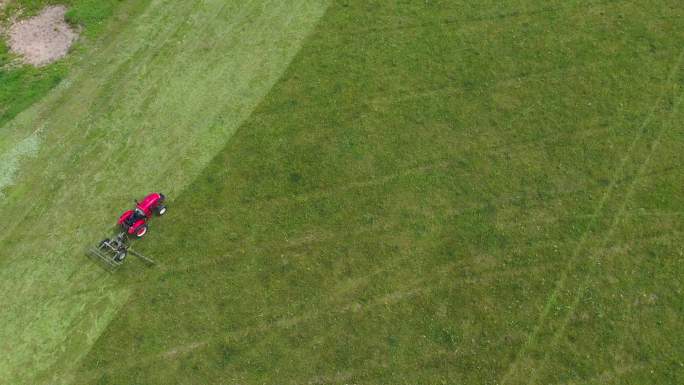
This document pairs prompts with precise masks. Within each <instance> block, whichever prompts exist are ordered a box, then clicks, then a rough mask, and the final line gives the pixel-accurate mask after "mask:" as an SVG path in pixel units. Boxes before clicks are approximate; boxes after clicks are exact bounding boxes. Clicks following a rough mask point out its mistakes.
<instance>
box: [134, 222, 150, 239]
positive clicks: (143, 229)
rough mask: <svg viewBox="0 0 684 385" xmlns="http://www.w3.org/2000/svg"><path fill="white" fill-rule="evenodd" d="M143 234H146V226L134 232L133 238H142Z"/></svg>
mask: <svg viewBox="0 0 684 385" xmlns="http://www.w3.org/2000/svg"><path fill="white" fill-rule="evenodd" d="M145 234H147V225H142V226H140V227H138V229H137V230H135V236H136V237H138V238H142V237H143V236H144V235H145Z"/></svg>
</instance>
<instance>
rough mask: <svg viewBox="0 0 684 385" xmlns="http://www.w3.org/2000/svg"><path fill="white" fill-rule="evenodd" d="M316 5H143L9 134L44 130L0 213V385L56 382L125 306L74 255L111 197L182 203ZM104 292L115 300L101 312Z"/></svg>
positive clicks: (99, 228)
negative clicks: (179, 196)
mask: <svg viewBox="0 0 684 385" xmlns="http://www.w3.org/2000/svg"><path fill="white" fill-rule="evenodd" d="M327 6H328V1H313V0H298V1H294V2H287V4H284V3H283V2H278V1H274V0H254V1H252V2H246V3H242V2H230V3H229V2H225V1H222V0H206V1H202V2H181V3H179V4H176V3H174V2H166V1H155V2H153V3H152V4H151V5H150V6H149V8H147V11H146V12H145V13H144V14H143V15H139V16H138V17H137V18H136V19H134V20H133V21H131V22H130V23H131V24H130V25H129V26H126V27H125V28H124V31H123V32H122V33H121V35H120V36H117V37H116V41H113V42H111V43H109V44H107V46H106V47H105V48H104V49H103V50H100V51H95V52H93V54H92V57H91V58H90V61H89V62H84V63H83V66H82V68H80V69H79V70H75V71H74V74H73V75H72V76H71V77H70V78H69V79H68V80H66V81H65V82H64V83H63V84H62V85H61V86H60V87H58V89H57V90H55V91H54V92H53V93H51V94H50V95H49V96H48V97H47V98H46V99H45V100H44V101H43V102H41V103H40V104H39V105H37V106H36V107H35V108H33V109H32V110H31V111H28V112H27V113H26V114H25V115H24V116H22V118H19V119H17V120H15V121H14V122H13V123H12V124H13V128H14V129H15V130H17V131H19V130H26V131H27V132H30V130H28V129H27V128H31V127H33V126H36V125H39V124H41V125H42V124H45V127H46V129H45V130H44V132H43V134H42V135H41V138H40V139H41V141H42V143H43V144H44V145H43V146H42V147H41V148H39V149H38V151H37V154H36V156H35V157H34V158H31V159H26V160H24V161H23V162H22V165H21V167H20V169H19V173H18V174H17V176H16V180H15V182H16V184H15V187H13V188H11V189H10V190H9V191H8V199H6V200H4V201H2V202H0V211H1V212H2V214H3V216H4V215H5V214H6V215H7V216H9V217H12V218H17V220H16V221H13V223H9V224H5V223H3V224H1V225H0V230H2V233H3V237H2V238H0V246H3V255H2V256H1V259H0V266H1V267H2V269H0V289H2V290H3V291H5V292H12V293H13V296H11V297H3V299H1V300H0V307H2V308H4V309H8V308H12V309H16V310H15V311H13V312H11V313H9V312H3V313H2V314H0V324H2V326H1V327H0V351H2V352H3V355H4V356H5V357H11V359H10V360H3V361H0V373H1V374H2V376H0V377H1V379H0V383H12V384H14V383H35V382H39V381H49V382H50V383H63V382H68V380H69V373H70V371H71V369H72V368H73V367H74V365H76V364H77V362H78V361H79V360H80V358H82V357H83V356H84V355H85V354H86V353H87V351H88V349H89V346H91V344H92V343H93V342H94V341H95V340H96V339H97V336H99V334H100V333H102V331H103V330H104V329H105V328H106V326H107V324H108V323H109V321H111V319H113V317H114V316H115V315H116V313H117V311H118V309H120V308H121V306H123V304H125V302H126V301H127V298H128V296H129V294H130V289H129V288H128V287H127V285H126V282H125V281H123V280H122V279H119V278H118V277H112V276H106V275H102V274H101V272H100V271H99V269H98V267H97V266H94V265H90V264H89V260H88V259H87V258H85V257H84V256H83V255H82V254H81V252H80V251H81V250H82V248H81V247H80V246H79V245H83V246H86V244H89V243H91V242H93V241H95V240H97V239H98V238H100V237H102V235H103V232H105V231H106V230H107V229H109V228H110V226H111V224H110V222H111V219H112V217H113V216H115V215H116V211H118V210H119V209H120V208H118V209H116V208H115V207H118V206H121V204H122V202H123V201H124V199H123V198H122V197H126V198H128V197H129V196H131V195H132V194H135V195H138V194H142V193H144V192H147V190H149V189H151V188H153V189H158V190H161V191H168V192H169V194H170V195H171V196H173V194H174V193H177V192H179V191H182V190H183V189H184V188H185V187H186V185H187V183H189V182H190V181H192V179H193V177H194V175H195V174H197V173H198V172H199V171H201V169H202V168H203V167H204V165H205V164H206V163H207V162H208V160H209V159H211V158H212V157H213V155H214V153H216V152H217V151H219V150H220V149H221V148H223V146H224V145H225V142H226V141H227V140H228V139H229V138H230V136H231V135H232V133H233V132H234V131H235V129H236V128H237V127H238V126H239V125H240V123H241V122H242V121H243V120H244V119H246V118H247V117H248V116H249V115H250V114H251V113H252V111H253V109H254V108H255V107H256V105H258V103H259V102H260V100H261V99H262V98H263V97H264V96H265V95H266V94H267V93H268V92H269V90H270V88H271V87H272V86H273V84H275V82H276V81H277V80H278V79H279V78H280V76H281V75H282V73H283V72H284V70H285V69H286V68H287V66H288V64H289V62H290V61H291V60H292V58H293V57H294V56H295V54H296V53H297V52H298V50H299V48H300V47H301V44H302V42H303V40H304V38H305V37H306V36H307V35H308V33H309V32H310V31H311V30H312V29H313V27H314V26H315V24H316V23H317V21H318V20H319V19H320V17H321V16H322V15H323V13H324V12H325V10H326V9H327ZM228 10H230V11H228ZM232 10H236V12H232ZM195 23H199V25H200V26H199V27H198V28H196V29H193V26H194V25H197V24H195ZM181 33H184V35H183V39H182V40H181V39H175V37H176V36H177V35H179V34H181ZM243 42H245V44H243ZM174 43H175V44H174ZM123 89H125V92H122V90H123ZM45 144H49V146H47V145H45ZM134 154H135V156H133V155H134ZM141 165H154V167H149V166H148V167H141ZM29 186H30V187H29ZM150 186H154V187H150ZM92 196H97V197H98V198H97V201H93V200H92V199H88V197H92ZM125 201H128V199H125ZM39 212H40V213H41V214H40V215H36V214H37V213H39ZM34 234H44V235H45V236H43V237H40V238H36V237H35V236H34ZM75 246H76V247H75ZM111 287H119V289H118V290H113V291H108V292H107V298H108V300H107V301H103V300H101V295H102V293H103V290H106V289H107V288H111ZM36 289H37V291H36ZM89 289H90V290H89ZM86 290H89V291H86ZM79 291H80V293H81V294H82V295H81V296H70V295H69V294H70V293H72V292H79ZM44 294H50V295H52V297H49V296H45V295H44ZM36 300H37V301H38V302H37V303H36V308H35V309H30V308H29V307H28V306H26V304H27V303H29V302H34V301H36ZM4 353H7V354H4Z"/></svg>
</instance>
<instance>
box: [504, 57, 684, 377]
mask: <svg viewBox="0 0 684 385" xmlns="http://www.w3.org/2000/svg"><path fill="white" fill-rule="evenodd" d="M682 57H684V51H682V52H681V53H680V55H679V57H678V58H677V60H676V63H675V65H674V67H673V68H672V70H671V71H670V74H669V76H668V78H667V81H666V83H667V84H670V83H672V82H673V81H674V78H675V76H676V75H677V73H678V70H679V66H680V64H681V62H682ZM666 95H667V93H663V94H662V95H661V96H660V97H658V99H657V100H656V102H655V104H654V105H653V107H652V108H651V110H650V111H649V114H648V115H647V117H646V119H644V122H643V123H642V124H641V125H640V126H639V130H638V133H637V135H636V137H635V138H634V140H632V142H631V144H630V146H629V149H628V150H627V152H626V155H625V156H624V157H623V158H622V160H621V162H620V164H619V165H618V168H617V170H616V172H615V174H614V178H613V180H612V181H611V184H610V186H608V189H607V190H606V192H605V193H604V194H603V196H602V197H601V199H600V201H599V204H598V206H597V208H596V210H594V214H593V216H592V218H591V221H590V223H589V225H588V226H587V230H586V231H585V232H584V233H583V234H582V237H581V238H580V240H579V242H578V244H577V247H576V248H575V249H574V251H573V253H572V255H571V257H570V258H568V263H567V264H566V266H565V268H564V269H563V271H562V273H561V277H560V278H559V280H558V282H557V284H556V287H555V289H554V290H553V292H552V293H551V295H550V296H549V298H548V300H547V301H546V305H545V306H544V309H543V310H542V313H541V315H540V316H539V319H538V321H537V325H536V326H535V328H534V329H533V331H532V333H530V335H529V336H528V338H527V340H526V341H525V343H524V344H523V346H522V347H521V348H520V350H518V353H516V356H515V358H514V359H513V361H512V362H511V364H510V365H509V366H508V369H507V371H506V372H505V373H504V376H503V378H502V379H501V383H502V384H506V383H508V381H509V379H510V377H511V375H513V373H514V372H516V370H517V366H518V363H519V362H520V358H521V357H522V355H523V354H524V353H526V352H527V349H528V348H529V347H530V346H531V345H532V344H533V343H534V342H535V340H536V338H537V336H538V334H539V332H540V331H541V328H542V326H544V323H545V322H546V318H547V317H548V316H549V314H550V312H551V308H552V306H553V304H554V303H555V302H556V301H557V299H558V296H559V295H560V292H561V290H562V289H563V287H564V286H565V282H566V280H567V279H568V274H569V271H570V270H571V269H572V267H573V266H574V264H575V261H576V259H577V257H578V256H579V254H580V251H581V250H582V249H583V248H584V244H585V242H586V241H587V239H588V237H589V233H591V232H592V228H593V227H594V226H595V223H596V218H599V213H600V212H601V211H602V210H603V206H604V205H605V203H606V202H607V200H608V199H609V198H610V196H611V195H612V193H613V190H614V189H615V187H616V185H617V182H618V180H619V175H621V174H622V173H623V172H624V169H625V166H626V164H627V162H628V161H629V160H630V158H631V157H632V152H633V151H634V149H635V148H636V145H637V143H638V142H639V141H640V140H641V138H642V136H643V135H644V133H645V132H646V126H647V125H648V124H650V123H651V120H652V119H653V118H654V116H655V112H656V110H657V108H658V106H659V105H660V103H661V102H662V100H663V99H664V98H665V96H666ZM661 133H662V132H661Z"/></svg>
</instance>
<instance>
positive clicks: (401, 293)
mask: <svg viewBox="0 0 684 385" xmlns="http://www.w3.org/2000/svg"><path fill="white" fill-rule="evenodd" d="M554 265H555V264H554V263H552V262H549V263H546V264H543V265H541V266H539V265H532V266H524V267H520V268H516V269H513V270H510V271H509V272H508V275H512V276H518V275H521V274H529V272H531V271H537V272H539V271H545V270H547V269H549V268H551V267H553V266H554ZM450 268H453V266H447V267H441V268H439V267H438V268H436V269H434V270H435V271H434V273H436V274H438V275H451V273H452V272H451V271H450ZM500 273H501V272H500V271H499V270H498V269H496V268H494V269H483V270H482V271H480V272H476V273H474V274H470V275H466V276H459V278H463V280H464V281H467V282H468V283H477V282H479V281H484V280H487V279H496V278H497V277H499V276H500ZM372 274H374V273H371V274H369V275H372ZM431 282H432V283H433V282H434V278H433V280H432V281H428V279H427V278H420V279H416V280H415V281H413V282H410V284H409V285H408V286H407V287H404V288H402V289H401V290H396V291H393V292H389V293H379V294H378V295H376V296H374V297H372V298H371V299H370V300H369V301H368V302H366V303H364V304H360V303H357V302H354V301H351V302H350V301H342V303H338V304H335V303H331V304H330V306H329V308H326V309H320V308H316V309H314V310H312V311H309V312H307V313H303V314H300V315H295V316H291V317H281V318H277V319H274V320H272V321H265V322H261V323H259V324H257V325H255V326H248V327H243V328H241V329H237V330H234V331H231V332H229V333H226V334H222V335H218V336H215V337H213V338H210V339H205V340H202V341H194V342H192V343H188V344H184V345H182V346H177V347H175V348H172V349H169V350H166V351H164V352H158V353H154V354H150V355H148V356H146V357H142V358H141V357H135V358H134V359H131V360H128V361H125V362H121V363H120V365H116V366H113V367H109V368H101V369H93V370H91V371H89V372H87V376H88V377H89V378H95V377H97V376H99V375H100V374H102V373H109V372H112V371H115V370H119V369H127V368H133V367H137V366H143V365H149V364H150V363H151V362H154V361H158V360H161V359H180V357H179V356H182V355H184V354H188V353H191V352H193V351H195V350H197V349H201V348H203V347H206V346H208V345H211V344H212V343H213V342H214V341H222V340H225V339H230V340H236V339H239V338H245V337H247V336H249V335H252V334H256V333H264V332H267V331H271V330H276V329H287V328H291V327H293V326H295V325H297V324H300V323H302V322H307V321H312V320H316V319H317V318H320V317H321V316H323V315H326V314H335V313H337V314H340V313H346V312H359V311H369V310H371V309H372V308H375V307H377V306H383V305H385V306H386V305H392V304H396V303H399V302H401V301H404V300H406V299H408V298H412V297H414V296H416V295H419V294H421V293H426V292H428V293H429V292H431V291H434V290H436V289H439V288H436V287H431V286H430V285H429V283H431ZM285 315H286V316H287V314H285Z"/></svg>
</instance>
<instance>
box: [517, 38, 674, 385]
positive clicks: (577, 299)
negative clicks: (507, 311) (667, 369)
mask: <svg viewBox="0 0 684 385" xmlns="http://www.w3.org/2000/svg"><path fill="white" fill-rule="evenodd" d="M682 57H684V51H682V55H680V57H679V60H678V62H677V63H681V59H682ZM677 66H678V65H677ZM680 102H681V98H679V99H678V100H677V101H676V102H675V104H674V106H673V107H672V115H675V114H676V113H677V110H678V108H679V104H680ZM663 126H665V123H663ZM664 132H665V127H663V128H661V129H660V131H659V132H658V135H657V136H656V138H655V139H654V140H653V142H652V144H651V149H650V151H649V152H648V155H647V157H646V159H645V160H644V162H643V163H642V164H641V166H640V167H639V169H638V171H637V173H636V175H637V177H636V178H635V179H634V180H633V181H632V183H631V184H630V185H629V187H628V190H627V193H626V194H625V198H624V199H623V201H622V204H621V205H620V208H619V209H618V211H617V214H615V217H614V218H613V222H612V223H611V225H610V227H609V228H608V231H607V232H606V235H605V236H604V237H603V239H602V240H601V243H600V246H599V249H602V248H605V246H606V245H607V244H608V241H610V239H611V238H612V237H613V235H614V233H615V229H616V228H617V226H618V224H619V223H620V221H621V219H622V218H623V216H624V214H625V212H626V208H627V204H628V203H629V200H630V198H631V196H632V195H633V194H634V191H635V188H636V185H637V182H638V181H639V179H640V176H643V174H644V171H645V170H646V168H647V167H648V165H649V163H650V162H651V159H653V154H655V152H656V150H657V149H658V146H659V145H660V141H661V138H662V136H663V133H664ZM590 278H591V276H590V275H589V274H586V275H585V276H584V280H583V281H582V283H581V284H580V287H579V289H578V290H577V293H576V294H575V296H574V297H573V300H572V303H571V304H570V307H569V310H568V312H567V314H566V315H565V318H564V319H563V322H562V323H561V327H560V328H558V330H557V331H556V333H554V335H553V337H552V339H551V344H550V345H551V346H553V345H555V344H556V343H558V341H559V340H560V338H561V337H562V336H563V334H564V333H565V328H566V327H567V325H568V323H569V322H570V318H571V317H572V315H573V314H574V313H575V310H576V309H577V306H578V305H579V303H580V301H581V299H582V296H583V294H584V292H585V290H586V289H587V288H588V287H589V280H590ZM548 358H549V350H548V349H547V350H546V351H545V352H544V357H543V358H542V362H544V361H546V360H548ZM539 372H540V371H538V370H537V371H534V372H533V373H532V376H530V378H529V380H528V382H527V384H532V383H534V382H535V381H536V379H537V376H538V375H539Z"/></svg>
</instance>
